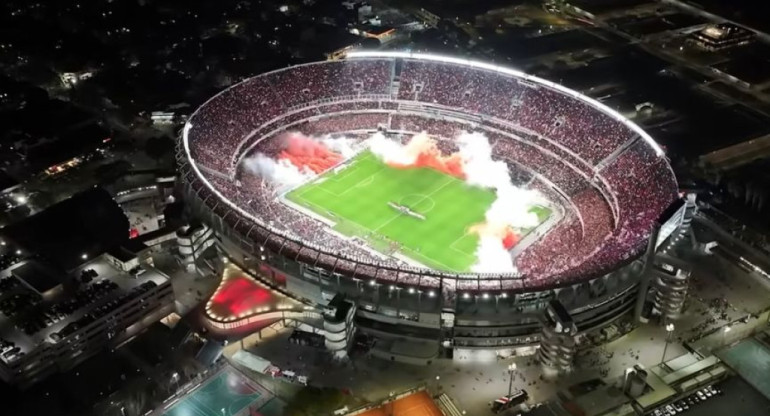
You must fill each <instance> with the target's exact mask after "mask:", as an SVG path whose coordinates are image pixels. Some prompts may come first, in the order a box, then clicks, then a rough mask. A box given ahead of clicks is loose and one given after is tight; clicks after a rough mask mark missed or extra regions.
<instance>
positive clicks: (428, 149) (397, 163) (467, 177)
mask: <svg viewBox="0 0 770 416" xmlns="http://www.w3.org/2000/svg"><path fill="white" fill-rule="evenodd" d="M457 145H458V146H459V150H458V151H457V152H455V153H453V154H450V155H446V156H445V155H443V154H442V153H441V151H440V150H439V148H438V146H437V144H436V141H435V140H433V139H431V138H430V137H429V136H428V135H427V134H425V133H421V134H418V135H416V136H414V137H413V138H412V139H411V140H410V141H409V142H407V143H406V144H401V143H398V142H396V141H394V140H391V139H388V138H387V137H385V136H384V135H382V134H380V133H377V134H375V135H374V136H373V137H372V138H371V139H370V142H369V148H370V150H371V151H372V153H374V154H375V155H377V156H378V157H380V158H381V159H382V160H383V161H384V162H385V163H387V164H388V165H390V166H393V167H396V168H401V169H405V168H415V167H429V168H432V169H435V170H438V171H441V172H444V173H447V174H450V175H452V176H455V177H457V178H459V179H462V180H464V181H465V182H466V183H468V184H469V185H471V186H478V187H482V188H487V189H491V190H493V191H494V192H495V195H496V198H495V201H494V202H493V203H492V205H491V206H490V207H489V209H488V210H487V212H486V213H485V221H484V222H483V223H481V224H476V225H474V226H472V227H471V228H470V229H469V232H473V233H476V234H477V235H478V236H479V246H478V249H477V252H476V257H477V259H478V262H477V264H476V265H474V266H473V270H474V271H476V272H503V271H515V270H516V269H515V266H514V264H513V259H512V258H511V255H510V254H509V252H508V250H509V249H510V248H512V247H513V246H514V245H516V243H517V242H518V241H519V240H520V238H521V236H520V235H519V234H518V233H517V232H516V230H519V229H524V228H531V227H535V226H537V224H538V222H539V219H538V217H537V215H536V214H534V213H531V212H529V208H530V207H531V206H532V204H533V203H537V202H542V201H543V198H542V196H541V195H540V194H539V193H538V192H537V191H534V190H529V189H523V188H518V187H516V186H514V185H513V183H512V182H511V176H510V173H509V171H508V166H507V165H506V164H505V162H502V161H499V160H497V161H496V160H493V159H492V146H491V144H490V143H489V140H488V139H487V137H486V136H484V135H483V134H480V133H466V132H464V133H462V134H460V136H459V137H458V138H457Z"/></svg>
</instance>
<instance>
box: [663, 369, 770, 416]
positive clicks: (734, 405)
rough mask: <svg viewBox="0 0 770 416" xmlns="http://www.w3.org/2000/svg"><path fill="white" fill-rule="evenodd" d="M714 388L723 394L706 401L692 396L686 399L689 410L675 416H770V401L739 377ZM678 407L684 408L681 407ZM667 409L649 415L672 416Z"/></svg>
mask: <svg viewBox="0 0 770 416" xmlns="http://www.w3.org/2000/svg"><path fill="white" fill-rule="evenodd" d="M714 387H715V388H716V389H718V390H720V391H721V392H722V393H721V394H713V395H712V396H711V397H707V398H706V399H705V400H696V399H695V398H694V397H693V396H692V395H691V396H688V397H687V398H685V399H684V400H685V401H686V402H687V406H688V409H682V411H677V412H676V413H675V414H677V415H684V416H714V415H736V416H737V415H741V416H744V415H745V416H754V415H757V416H760V415H768V414H770V401H769V400H768V399H766V398H765V397H764V396H763V395H762V394H760V393H759V392H758V391H757V390H755V389H754V388H752V387H751V386H750V385H749V384H748V383H746V382H745V381H744V380H743V379H741V378H740V377H738V376H735V377H731V378H729V379H727V380H725V381H723V382H721V383H718V384H716V385H715V386H714ZM678 402H681V400H677V402H676V403H678ZM690 403H692V404H690ZM672 407H673V406H672ZM677 407H679V408H682V406H681V405H678V406H677ZM665 408H666V406H664V407H663V408H660V409H658V410H656V412H657V413H656V412H652V413H648V415H651V416H660V415H671V412H670V411H669V412H666V411H665Z"/></svg>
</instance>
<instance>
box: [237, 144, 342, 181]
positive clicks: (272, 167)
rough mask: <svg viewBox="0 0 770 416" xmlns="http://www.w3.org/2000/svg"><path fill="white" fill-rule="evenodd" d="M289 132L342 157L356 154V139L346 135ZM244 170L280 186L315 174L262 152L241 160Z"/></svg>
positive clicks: (308, 178) (306, 178)
mask: <svg viewBox="0 0 770 416" xmlns="http://www.w3.org/2000/svg"><path fill="white" fill-rule="evenodd" d="M289 134H298V135H301V137H302V139H303V140H313V141H316V142H318V143H321V144H323V145H324V146H325V147H326V148H327V149H329V150H330V151H332V152H335V153H338V154H340V155H342V157H343V158H345V159H347V158H351V157H353V156H354V155H355V154H356V140H355V139H351V138H348V137H332V136H328V135H327V136H325V137H322V138H318V137H312V136H305V135H303V134H301V133H298V132H293V133H289ZM243 166H244V168H246V171H247V172H249V173H251V174H252V175H254V176H258V177H260V178H262V179H264V180H266V181H268V182H270V183H271V184H273V185H275V186H277V187H279V188H281V187H293V186H297V185H300V184H302V183H305V182H307V181H308V180H310V179H311V178H313V177H314V176H315V173H314V172H313V171H311V170H310V169H308V168H307V167H305V168H302V169H300V168H298V167H297V166H296V165H294V164H293V163H291V161H289V160H288V159H273V158H271V157H268V156H266V155H264V154H262V153H257V154H255V155H253V156H250V157H248V158H246V159H244V160H243Z"/></svg>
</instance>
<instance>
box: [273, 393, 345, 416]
mask: <svg viewBox="0 0 770 416" xmlns="http://www.w3.org/2000/svg"><path fill="white" fill-rule="evenodd" d="M347 400H348V397H347V396H345V395H344V394H342V392H341V391H340V390H337V389H333V388H330V387H312V386H307V387H304V388H303V389H302V390H300V391H299V392H297V395H296V396H294V398H293V399H292V400H291V401H290V402H289V403H288V404H287V406H286V408H285V409H284V415H285V416H319V415H328V414H331V413H332V412H334V411H335V410H337V409H339V408H341V407H343V406H345V403H346V401H347Z"/></svg>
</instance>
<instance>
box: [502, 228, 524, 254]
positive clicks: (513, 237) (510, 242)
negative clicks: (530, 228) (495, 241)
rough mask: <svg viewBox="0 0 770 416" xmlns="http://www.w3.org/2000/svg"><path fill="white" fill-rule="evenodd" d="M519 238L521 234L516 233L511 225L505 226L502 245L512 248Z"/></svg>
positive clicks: (507, 248)
mask: <svg viewBox="0 0 770 416" xmlns="http://www.w3.org/2000/svg"><path fill="white" fill-rule="evenodd" d="M519 240H521V236H520V235H518V234H516V232H515V231H513V229H511V227H505V237H503V247H505V249H506V250H510V249H511V248H513V246H515V245H516V243H518V242H519Z"/></svg>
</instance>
